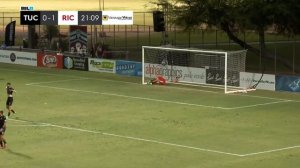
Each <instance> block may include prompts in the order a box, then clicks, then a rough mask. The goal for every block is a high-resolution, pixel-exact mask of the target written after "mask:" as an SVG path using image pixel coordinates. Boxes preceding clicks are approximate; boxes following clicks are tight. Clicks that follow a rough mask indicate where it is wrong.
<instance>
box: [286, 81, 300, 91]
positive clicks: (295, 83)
mask: <svg viewBox="0 0 300 168" xmlns="http://www.w3.org/2000/svg"><path fill="white" fill-rule="evenodd" d="M288 86H289V87H290V88H291V90H292V91H294V92H295V91H297V90H299V88H300V79H297V80H294V81H292V82H291V83H290V84H288Z"/></svg>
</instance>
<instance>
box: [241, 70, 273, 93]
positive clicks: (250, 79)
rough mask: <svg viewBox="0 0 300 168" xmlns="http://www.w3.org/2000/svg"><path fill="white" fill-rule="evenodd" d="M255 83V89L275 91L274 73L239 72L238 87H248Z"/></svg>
mask: <svg viewBox="0 0 300 168" xmlns="http://www.w3.org/2000/svg"><path fill="white" fill-rule="evenodd" d="M257 83H258V85H257V86H256V89H262V90H272V91H275V75H271V74H263V75H262V74H259V73H250V72H240V87H243V88H249V87H251V86H253V85H256V84H257Z"/></svg>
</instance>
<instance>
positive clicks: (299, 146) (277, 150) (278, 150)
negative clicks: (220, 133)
mask: <svg viewBox="0 0 300 168" xmlns="http://www.w3.org/2000/svg"><path fill="white" fill-rule="evenodd" d="M296 148H300V145H297V146H290V147H285V148H279V149H273V150H267V151H262V152H256V153H248V154H244V155H240V156H241V157H247V156H254V155H259V154H266V153H274V152H280V151H284V150H290V149H296Z"/></svg>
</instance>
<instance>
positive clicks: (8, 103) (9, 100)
mask: <svg viewBox="0 0 300 168" xmlns="http://www.w3.org/2000/svg"><path fill="white" fill-rule="evenodd" d="M13 102H14V98H13V97H8V98H7V100H6V105H7V106H12V104H13Z"/></svg>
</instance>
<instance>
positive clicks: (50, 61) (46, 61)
mask: <svg viewBox="0 0 300 168" xmlns="http://www.w3.org/2000/svg"><path fill="white" fill-rule="evenodd" d="M43 65H44V66H47V67H56V66H57V58H56V56H55V55H45V56H44V57H43Z"/></svg>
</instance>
